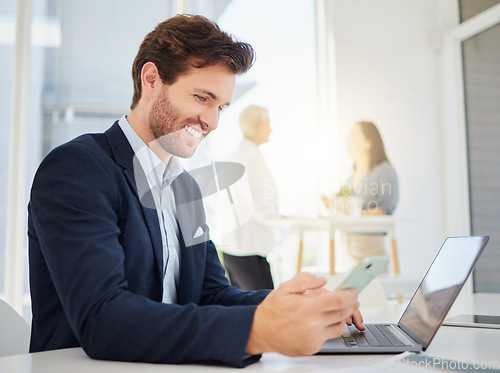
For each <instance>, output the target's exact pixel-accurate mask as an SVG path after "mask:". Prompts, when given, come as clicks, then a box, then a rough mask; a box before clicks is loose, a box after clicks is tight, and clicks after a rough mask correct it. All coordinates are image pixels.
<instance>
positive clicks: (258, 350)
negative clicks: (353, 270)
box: [28, 15, 364, 367]
mask: <svg viewBox="0 0 500 373" xmlns="http://www.w3.org/2000/svg"><path fill="white" fill-rule="evenodd" d="M253 60H254V51H253V49H252V47H251V46H250V45H249V44H246V43H242V42H238V41H235V40H233V39H232V38H231V37H230V36H229V35H228V34H226V33H224V32H223V31H221V30H220V29H219V27H218V26H217V25H216V24H214V23H212V22H210V21H209V20H207V19H206V18H204V17H201V16H187V15H179V16H176V17H173V18H171V19H169V20H167V21H165V22H162V23H160V24H159V25H158V26H157V27H156V28H155V30H153V31H152V32H151V33H150V34H148V35H147V36H146V38H145V39H144V41H143V43H142V44H141V47H140V49H139V52H138V54H137V56H136V59H135V61H134V64H133V70H132V75H133V80H134V97H133V100H132V105H131V111H130V113H129V114H128V115H126V116H123V117H122V118H121V119H120V120H119V121H117V122H115V124H113V126H112V127H111V128H110V129H108V130H107V131H106V132H105V133H101V134H88V135H83V136H80V137H78V138H76V139H74V140H72V141H70V142H68V143H66V144H64V145H62V146H60V147H58V148H56V149H54V150H53V151H52V152H51V153H50V154H49V155H48V156H47V157H46V158H45V159H44V160H43V162H42V163H41V165H40V167H39V169H38V171H37V174H36V176H35V179H34V182H33V187H32V191H31V199H30V204H29V207H28V210H29V219H28V235H29V261H30V286H31V297H32V310H33V323H32V337H31V346H30V351H31V352H36V351H45V350H52V349H60V348H68V347H77V346H81V347H82V348H83V349H84V350H85V352H86V353H87V354H88V355H89V356H90V357H93V358H98V359H109V360H122V361H143V362H164V363H182V362H203V361H211V362H218V363H223V364H230V365H234V366H239V367H241V366H245V365H247V364H249V363H252V362H254V361H257V360H258V359H259V357H260V354H262V353H263V352H268V351H276V352H280V353H283V354H287V355H307V354H313V353H315V352H317V351H318V350H319V348H320V346H321V345H322V344H323V342H324V341H325V340H327V339H329V338H334V337H337V336H339V335H340V334H341V333H342V331H343V327H344V323H345V322H346V320H347V322H348V323H352V322H354V323H355V325H356V326H357V327H358V328H360V329H362V328H364V326H363V323H362V320H361V315H360V314H359V311H358V310H357V307H358V304H357V294H356V292H355V291H354V290H346V291H341V292H329V291H327V290H325V289H324V288H323V285H324V284H325V279H323V278H319V277H316V276H313V275H311V274H306V273H303V274H300V275H299V276H297V277H296V278H294V279H292V280H290V281H288V282H285V283H283V284H282V285H281V286H280V287H279V288H278V289H276V290H275V291H273V292H271V293H269V292H268V291H255V292H244V291H241V290H239V289H237V288H235V287H231V286H230V285H229V282H228V280H227V279H226V277H225V276H224V269H223V267H222V265H221V264H220V262H219V259H218V256H217V252H216V250H215V247H214V245H213V243H212V241H210V239H209V230H208V227H207V225H206V223H205V216H204V211H203V205H202V202H201V193H200V189H199V187H198V185H197V184H196V182H195V181H194V179H193V178H192V177H191V176H190V175H189V174H187V173H186V172H185V171H184V170H183V169H182V167H181V166H180V163H179V159H178V157H185V158H186V157H191V156H192V155H193V153H194V151H195V149H196V147H197V145H198V144H199V142H200V141H201V140H202V139H203V138H204V137H206V136H207V135H208V134H209V133H210V132H211V131H212V130H214V129H215V128H216V127H217V123H218V119H219V114H220V112H221V110H223V109H224V108H225V107H227V106H228V105H229V104H230V101H231V98H232V93H233V88H234V84H235V76H236V75H238V74H242V73H244V72H246V71H247V70H248V69H249V68H250V66H251V65H252V63H253Z"/></svg>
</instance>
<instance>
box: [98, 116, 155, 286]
mask: <svg viewBox="0 0 500 373" xmlns="http://www.w3.org/2000/svg"><path fill="white" fill-rule="evenodd" d="M106 137H107V138H108V141H109V144H110V146H111V150H112V152H113V154H114V156H115V161H116V164H117V165H119V166H120V167H122V168H123V173H124V175H125V177H126V179H127V180H128V183H129V185H130V188H131V189H132V191H133V192H134V194H135V195H136V197H137V199H138V200H139V202H140V204H141V209H142V213H143V216H144V220H145V221H146V225H147V227H148V231H149V235H150V237H151V242H152V245H153V250H154V255H155V260H156V267H157V270H158V274H159V276H160V278H161V279H163V246H162V243H161V232H160V223H159V221H158V213H157V211H156V207H155V204H154V200H153V196H152V194H151V191H150V189H149V185H148V183H147V180H146V176H145V175H144V171H143V170H142V167H141V166H140V164H139V161H138V160H137V158H136V157H134V152H133V150H132V147H131V146H130V144H129V142H128V140H127V137H126V136H125V134H124V133H123V131H122V130H121V128H120V126H119V124H118V122H115V123H114V124H113V126H112V127H111V128H110V129H108V130H107V131H106Z"/></svg>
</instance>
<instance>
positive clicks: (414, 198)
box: [329, 0, 466, 276]
mask: <svg viewBox="0 0 500 373" xmlns="http://www.w3.org/2000/svg"><path fill="white" fill-rule="evenodd" d="M439 1H441V0H439ZM439 1H438V2H439ZM330 5H333V14H332V18H331V19H330V20H329V21H330V22H331V24H333V25H334V26H333V27H334V29H333V30H334V31H333V33H334V39H335V55H336V59H335V65H336V80H337V102H336V105H337V108H336V109H337V113H338V116H337V120H338V123H337V127H338V128H339V131H338V135H339V136H341V137H342V139H343V140H344V141H339V142H338V143H339V147H338V154H337V156H338V157H337V158H338V160H339V172H338V178H339V182H340V181H341V180H344V179H345V178H346V177H347V175H348V174H349V173H350V167H351V163H350V159H349V158H348V156H347V153H346V146H345V145H346V138H347V131H348V130H349V128H350V127H351V126H352V124H353V123H354V122H356V121H358V120H371V121H374V122H375V123H376V124H377V126H378V127H379V129H380V131H381V134H382V137H383V139H384V143H385V146H386V151H387V154H388V157H389V159H390V161H391V163H392V164H393V166H394V167H395V169H396V172H397V174H398V177H399V183H400V202H399V205H398V208H397V210H396V213H395V215H396V216H397V217H399V218H400V219H401V222H400V223H398V225H397V227H396V238H397V243H398V248H399V253H400V264H401V271H402V273H403V274H411V275H415V276H417V275H421V274H423V272H424V271H425V270H426V269H427V267H428V265H429V263H430V262H431V260H432V259H433V257H434V255H435V254H436V252H437V250H438V249H439V247H440V245H441V243H442V241H443V240H444V238H445V237H446V235H447V232H448V230H447V213H446V202H445V198H446V195H445V190H444V186H445V185H446V180H445V178H446V177H445V172H444V167H443V165H444V149H443V144H444V138H445V136H444V135H443V130H442V129H443V128H444V126H443V125H442V123H441V118H442V108H441V104H440V102H441V97H440V95H441V86H440V85H441V78H440V74H441V68H442V64H441V58H442V56H441V49H440V45H439V37H437V35H439V33H437V32H438V28H439V27H440V23H439V20H440V12H441V11H443V9H442V7H440V6H439V5H438V4H437V2H436V0H419V1H414V0H336V1H334V2H333V4H330ZM465 233H466V232H464V234H465Z"/></svg>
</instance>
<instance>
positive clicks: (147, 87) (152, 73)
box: [141, 62, 161, 96]
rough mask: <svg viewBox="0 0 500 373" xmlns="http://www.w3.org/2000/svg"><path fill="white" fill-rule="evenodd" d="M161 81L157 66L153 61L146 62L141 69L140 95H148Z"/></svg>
mask: <svg viewBox="0 0 500 373" xmlns="http://www.w3.org/2000/svg"><path fill="white" fill-rule="evenodd" d="M160 82H161V79H160V74H159V73H158V68H157V67H156V65H155V64H154V63H153V62H146V63H145V64H144V66H142V70H141V84H142V95H146V96H149V95H150V94H152V92H153V91H154V89H155V86H156V85H158V84H159V83H160Z"/></svg>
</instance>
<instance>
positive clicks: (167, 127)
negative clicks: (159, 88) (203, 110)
mask: <svg viewBox="0 0 500 373" xmlns="http://www.w3.org/2000/svg"><path fill="white" fill-rule="evenodd" d="M199 122H200V121H199V119H198V118H197V117H191V118H187V119H181V114H180V111H179V110H178V109H177V108H175V107H174V105H173V104H172V103H171V101H170V99H169V97H168V93H167V89H164V90H163V92H162V94H161V96H160V97H159V98H158V99H157V100H156V101H155V102H154V103H153V106H152V108H151V113H150V114H149V126H150V128H151V132H152V133H153V135H154V137H155V139H156V140H155V141H157V142H158V143H159V144H160V145H161V147H162V148H163V149H164V150H165V151H166V152H167V153H169V154H171V155H175V156H178V157H181V158H190V157H192V156H193V154H194V152H195V151H196V147H197V146H198V143H199V142H200V141H201V140H202V139H203V137H201V138H200V139H194V138H192V137H191V135H189V134H188V133H187V131H186V130H185V129H184V127H185V126H189V125H192V124H198V123H199Z"/></svg>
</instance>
